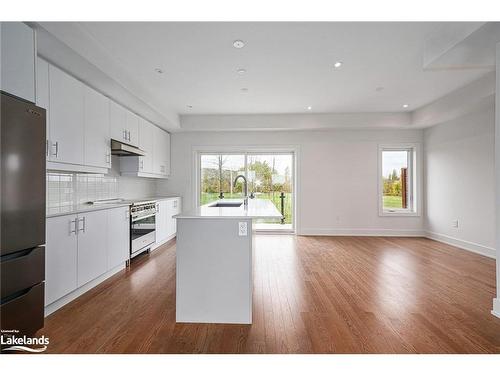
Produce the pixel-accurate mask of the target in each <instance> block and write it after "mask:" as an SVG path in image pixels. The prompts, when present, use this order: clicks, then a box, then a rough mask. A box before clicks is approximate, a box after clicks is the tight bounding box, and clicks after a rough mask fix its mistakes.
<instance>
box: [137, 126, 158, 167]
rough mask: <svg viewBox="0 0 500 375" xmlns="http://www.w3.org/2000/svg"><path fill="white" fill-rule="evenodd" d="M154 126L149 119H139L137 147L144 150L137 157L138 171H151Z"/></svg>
mask: <svg viewBox="0 0 500 375" xmlns="http://www.w3.org/2000/svg"><path fill="white" fill-rule="evenodd" d="M154 134H155V126H154V125H153V124H151V123H150V122H149V121H146V120H143V119H140V120H139V148H140V149H141V150H144V151H145V152H146V155H145V156H141V157H139V171H141V172H146V173H153V140H154Z"/></svg>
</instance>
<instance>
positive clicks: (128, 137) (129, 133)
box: [128, 130, 131, 141]
mask: <svg viewBox="0 0 500 375" xmlns="http://www.w3.org/2000/svg"><path fill="white" fill-rule="evenodd" d="M128 140H129V141H131V139H130V130H128Z"/></svg>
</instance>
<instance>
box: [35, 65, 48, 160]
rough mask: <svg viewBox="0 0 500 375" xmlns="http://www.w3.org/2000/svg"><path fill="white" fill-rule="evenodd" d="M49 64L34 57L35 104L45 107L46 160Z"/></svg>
mask: <svg viewBox="0 0 500 375" xmlns="http://www.w3.org/2000/svg"><path fill="white" fill-rule="evenodd" d="M49 101H50V98H49V64H48V63H47V62H46V61H44V60H42V59H40V58H39V57H37V59H36V105H37V106H39V107H42V108H45V119H46V125H47V142H46V146H47V150H46V156H47V160H50V153H49V144H50V126H49V123H50V110H49V108H50V105H49Z"/></svg>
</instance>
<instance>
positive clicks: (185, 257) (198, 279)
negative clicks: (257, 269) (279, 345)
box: [175, 199, 282, 324]
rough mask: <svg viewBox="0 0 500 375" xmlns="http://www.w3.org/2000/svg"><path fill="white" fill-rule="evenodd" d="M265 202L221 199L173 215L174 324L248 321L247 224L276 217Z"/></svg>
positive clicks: (249, 261) (249, 235)
mask: <svg viewBox="0 0 500 375" xmlns="http://www.w3.org/2000/svg"><path fill="white" fill-rule="evenodd" d="M281 217H282V216H281V213H280V212H279V211H278V210H277V209H276V207H275V206H274V204H273V203H272V202H271V201H270V200H266V199H250V200H248V206H245V205H244V204H243V201H242V200H226V199H224V200H220V201H217V202H212V203H209V204H207V205H204V206H200V207H197V208H195V209H193V210H191V211H187V212H183V213H181V214H179V215H176V216H175V218H176V219H177V245H176V249H177V254H176V257H177V268H176V273H177V275H176V276H177V281H176V282H177V284H176V321H177V322H191V323H240V324H251V323H252V289H253V282H252V254H253V251H252V243H253V241H252V221H253V220H255V219H275V220H276V221H279V220H280V219H281Z"/></svg>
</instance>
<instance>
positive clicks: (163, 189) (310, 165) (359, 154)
mask: <svg viewBox="0 0 500 375" xmlns="http://www.w3.org/2000/svg"><path fill="white" fill-rule="evenodd" d="M422 137H423V132H422V131H421V130H390V131H389V130H372V131H370V130H328V131H312V130H310V131H296V132H284V131H283V132H262V131H261V132H186V133H176V134H173V135H172V175H171V178H170V179H169V180H167V181H165V182H159V183H158V193H160V194H180V195H181V196H182V197H183V199H184V209H189V208H191V207H192V206H193V196H194V193H193V191H194V190H193V189H194V186H193V183H192V180H193V172H192V169H193V168H192V167H193V149H194V148H196V147H197V146H210V145H212V146H220V147H221V148H223V147H224V146H226V147H227V146H242V148H244V146H259V147H265V146H266V145H267V146H269V147H272V146H277V147H279V146H292V145H293V146H298V148H299V157H298V158H299V160H298V168H299V174H300V176H299V181H298V185H299V188H300V191H299V194H298V198H299V205H298V213H299V223H298V225H299V227H298V229H299V234H373V235H376V234H383V235H391V234H393V235H398V234H405V235H418V234H421V233H422V230H423V216H420V217H400V218H394V217H380V216H379V215H378V176H377V174H378V172H377V160H378V144H379V143H395V142H422Z"/></svg>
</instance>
